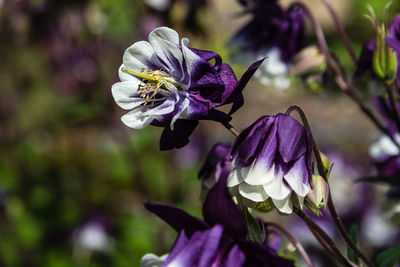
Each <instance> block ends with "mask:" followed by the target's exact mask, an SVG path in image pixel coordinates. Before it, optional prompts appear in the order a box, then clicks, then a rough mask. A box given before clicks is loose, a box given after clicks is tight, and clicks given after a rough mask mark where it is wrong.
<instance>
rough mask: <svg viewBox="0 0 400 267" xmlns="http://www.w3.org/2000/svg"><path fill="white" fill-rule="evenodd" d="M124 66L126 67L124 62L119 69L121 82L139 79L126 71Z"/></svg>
mask: <svg viewBox="0 0 400 267" xmlns="http://www.w3.org/2000/svg"><path fill="white" fill-rule="evenodd" d="M123 68H126V67H125V65H124V64H122V65H121V66H120V67H119V69H118V76H119V79H120V80H121V82H125V81H131V80H137V79H138V78H136V77H135V76H133V75H132V74H129V73H127V72H126V71H124V70H123Z"/></svg>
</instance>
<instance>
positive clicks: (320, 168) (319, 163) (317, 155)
mask: <svg viewBox="0 0 400 267" xmlns="http://www.w3.org/2000/svg"><path fill="white" fill-rule="evenodd" d="M293 110H296V111H297V112H298V113H299V115H300V117H301V119H302V121H303V125H304V127H306V128H307V129H308V130H309V131H310V134H311V140H312V144H313V151H314V156H315V160H316V161H317V167H318V172H319V174H320V175H321V176H322V177H323V178H324V179H325V180H326V181H328V179H327V176H326V171H325V168H324V165H323V163H322V159H321V154H320V152H319V149H318V146H317V143H316V142H315V139H314V136H313V134H312V131H311V128H310V125H309V123H308V121H307V117H306V115H305V114H304V111H303V110H302V109H301V108H300V107H299V106H296V105H294V106H291V107H289V109H288V110H287V111H286V114H290V112H292V111H293ZM328 209H329V211H330V212H331V215H332V218H333V220H334V222H335V224H336V226H337V228H338V229H339V231H340V233H341V235H342V236H343V238H344V240H345V241H346V243H347V244H348V245H349V247H351V249H352V250H354V252H355V253H356V254H357V255H358V256H359V257H360V258H361V259H362V260H363V261H364V262H365V263H366V264H367V265H368V266H371V267H372V266H375V264H374V263H373V262H372V261H371V260H370V259H369V258H368V257H366V256H365V255H364V254H363V253H362V251H361V250H360V249H359V248H358V247H357V245H356V244H354V242H353V241H352V240H351V238H350V236H349V235H348V233H347V231H346V229H345V228H344V225H343V223H342V220H341V219H340V217H339V215H338V213H337V212H336V209H335V205H334V204H333V200H332V194H331V192H330V189H329V197H328Z"/></svg>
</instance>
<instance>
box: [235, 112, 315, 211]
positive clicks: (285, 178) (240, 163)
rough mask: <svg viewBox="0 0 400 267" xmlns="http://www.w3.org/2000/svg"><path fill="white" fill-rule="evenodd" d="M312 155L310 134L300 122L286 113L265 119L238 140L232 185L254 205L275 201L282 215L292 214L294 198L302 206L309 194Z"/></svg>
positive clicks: (264, 117) (246, 130)
mask: <svg viewBox="0 0 400 267" xmlns="http://www.w3.org/2000/svg"><path fill="white" fill-rule="evenodd" d="M311 153H312V145H311V136H310V133H309V131H308V130H307V129H306V128H304V127H303V126H302V125H301V124H300V123H299V122H297V121H296V120H295V119H293V118H292V117H290V116H289V115H286V114H282V113H280V114H278V115H276V116H263V117H261V118H259V119H258V120H257V121H256V122H255V123H253V124H252V125H251V126H249V127H248V128H247V129H245V130H244V131H243V132H242V133H241V134H240V135H239V137H238V138H237V139H236V141H235V143H234V146H233V149H232V162H233V163H232V164H233V172H232V174H231V175H230V176H229V180H228V186H229V187H233V188H234V191H236V193H235V194H239V195H241V196H242V197H244V198H245V199H247V200H250V201H251V202H256V203H259V202H264V201H266V200H267V199H269V198H271V199H272V202H273V204H274V205H275V207H276V208H277V209H278V210H279V211H280V212H283V213H291V212H292V209H293V205H292V200H291V197H292V195H296V196H297V198H298V202H299V203H300V205H302V203H303V200H304V197H305V196H306V195H307V193H308V181H309V178H310V177H311ZM293 191H294V193H293V194H292V192H293Z"/></svg>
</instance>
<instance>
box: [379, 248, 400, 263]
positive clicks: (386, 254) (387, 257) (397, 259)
mask: <svg viewBox="0 0 400 267" xmlns="http://www.w3.org/2000/svg"><path fill="white" fill-rule="evenodd" d="M376 263H377V264H378V266H379V267H393V266H395V265H396V264H397V263H400V245H397V246H394V247H391V248H389V249H387V250H385V251H383V252H382V253H381V254H379V255H378V257H377V258H376Z"/></svg>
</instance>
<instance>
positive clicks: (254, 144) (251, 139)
mask: <svg viewBox="0 0 400 267" xmlns="http://www.w3.org/2000/svg"><path fill="white" fill-rule="evenodd" d="M274 122H275V117H270V116H263V117H261V118H259V119H258V120H257V121H256V122H254V123H253V124H252V125H250V126H249V127H247V128H246V129H245V130H244V131H242V133H240V135H239V137H238V138H236V140H235V143H234V145H233V149H232V155H233V156H234V155H235V154H236V153H237V154H238V157H239V159H240V161H241V162H242V163H243V164H244V165H249V164H250V163H252V162H253V161H254V160H255V158H256V156H258V153H259V152H260V150H261V149H262V147H263V145H264V142H265V136H267V134H268V133H269V132H270V129H271V127H272V126H273V124H274Z"/></svg>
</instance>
